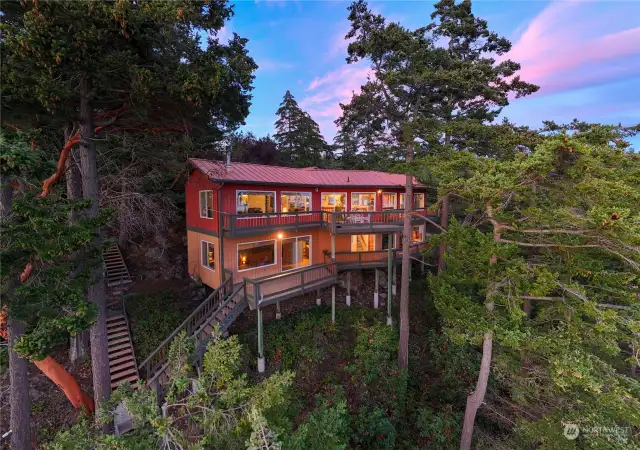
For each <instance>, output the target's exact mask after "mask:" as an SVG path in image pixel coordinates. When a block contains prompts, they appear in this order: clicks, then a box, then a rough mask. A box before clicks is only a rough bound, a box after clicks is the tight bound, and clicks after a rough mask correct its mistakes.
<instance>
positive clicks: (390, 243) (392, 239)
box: [382, 234, 397, 250]
mask: <svg viewBox="0 0 640 450" xmlns="http://www.w3.org/2000/svg"><path fill="white" fill-rule="evenodd" d="M396 247H397V246H396V235H395V234H383V235H382V250H388V249H389V248H396Z"/></svg>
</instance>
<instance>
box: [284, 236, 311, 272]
mask: <svg viewBox="0 0 640 450" xmlns="http://www.w3.org/2000/svg"><path fill="white" fill-rule="evenodd" d="M309 265H311V236H299V237H293V238H287V239H283V240H282V270H283V271H285V270H293V269H299V268H301V267H305V266H309Z"/></svg>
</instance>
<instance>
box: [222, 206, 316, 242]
mask: <svg viewBox="0 0 640 450" xmlns="http://www.w3.org/2000/svg"><path fill="white" fill-rule="evenodd" d="M321 225H322V213H321V212H320V211H309V212H288V213H259V214H227V213H222V229H223V230H225V231H228V232H229V234H231V235H232V236H236V235H241V234H242V232H243V231H245V232H248V231H251V232H253V231H256V230H257V231H260V230H268V229H271V228H274V227H277V228H280V229H283V230H285V229H288V230H291V229H294V230H297V229H301V228H315V227H320V226H321Z"/></svg>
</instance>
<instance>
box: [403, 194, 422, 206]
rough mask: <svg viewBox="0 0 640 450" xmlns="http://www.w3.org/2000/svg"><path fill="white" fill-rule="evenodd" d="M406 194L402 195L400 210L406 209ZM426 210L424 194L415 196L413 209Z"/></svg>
mask: <svg viewBox="0 0 640 450" xmlns="http://www.w3.org/2000/svg"><path fill="white" fill-rule="evenodd" d="M405 195H406V194H400V209H404V197H405ZM421 208H424V193H419V194H413V209H421Z"/></svg>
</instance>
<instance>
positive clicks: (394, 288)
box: [391, 266, 398, 295]
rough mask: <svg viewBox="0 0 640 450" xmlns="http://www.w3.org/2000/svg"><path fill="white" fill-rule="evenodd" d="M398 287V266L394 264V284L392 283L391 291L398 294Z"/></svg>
mask: <svg viewBox="0 0 640 450" xmlns="http://www.w3.org/2000/svg"><path fill="white" fill-rule="evenodd" d="M397 291H398V288H397V286H396V266H393V284H392V285H391V293H392V294H393V295H396V293H397Z"/></svg>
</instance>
